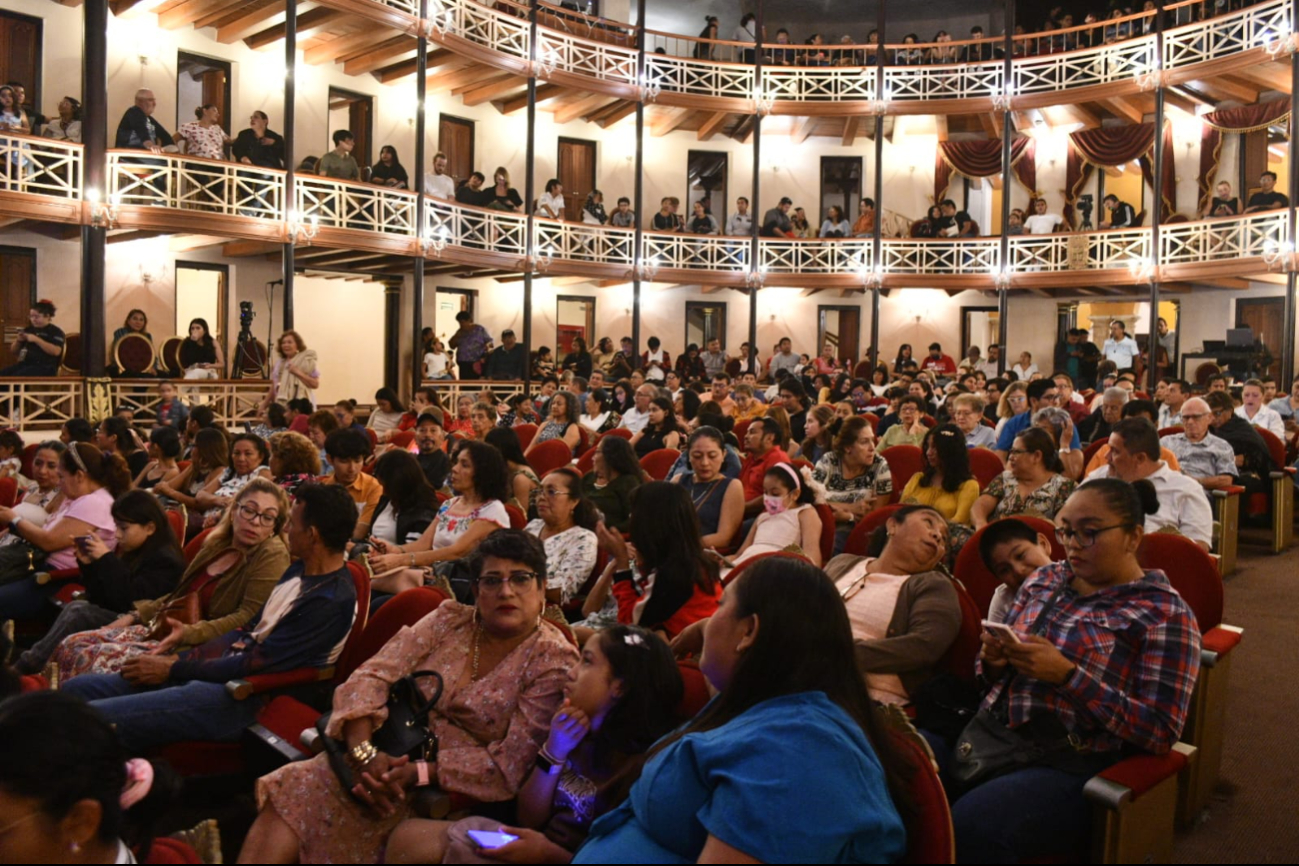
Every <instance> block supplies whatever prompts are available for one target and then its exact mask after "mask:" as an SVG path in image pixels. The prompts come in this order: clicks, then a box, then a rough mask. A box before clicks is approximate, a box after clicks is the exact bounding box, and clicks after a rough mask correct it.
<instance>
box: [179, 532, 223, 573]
mask: <svg viewBox="0 0 1299 866" xmlns="http://www.w3.org/2000/svg"><path fill="white" fill-rule="evenodd" d="M215 528H216V527H208V528H207V529H205V530H203V531H202V532H200V533H199V534H198V535H196V536H194V537H193V538H191V539H190V540H189V543H187V544H186V545H185V550H184V551H183V552H184V554H185V562H186V563H187V564H188V563H191V562H193V561H194V557H196V556H198V552H199V548H201V547H202V546H203V542H205V541H207V537H208V536H209V535H210V534H211V533H212V530H213V529H215ZM181 537H184V535H183V533H182V536H181Z"/></svg>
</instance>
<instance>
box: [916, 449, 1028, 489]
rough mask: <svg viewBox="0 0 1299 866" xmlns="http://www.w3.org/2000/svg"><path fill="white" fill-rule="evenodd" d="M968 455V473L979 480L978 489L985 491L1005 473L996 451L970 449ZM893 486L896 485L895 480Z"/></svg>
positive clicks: (1004, 466) (1003, 465)
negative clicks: (993, 480)
mask: <svg viewBox="0 0 1299 866" xmlns="http://www.w3.org/2000/svg"><path fill="white" fill-rule="evenodd" d="M969 454H970V471H971V472H973V473H974V477H975V478H977V479H979V489H980V490H986V489H987V487H988V485H989V484H991V483H992V479H994V478H996V477H997V476H998V475H1000V474H1001V473H1003V472H1005V471H1006V464H1005V463H1003V462H1002V461H1001V457H999V456H998V455H997V452H996V451H992V450H989V449H987V448H971V449H970V451H969ZM893 483H894V484H896V483H897V480H896V479H895V480H894V482H893Z"/></svg>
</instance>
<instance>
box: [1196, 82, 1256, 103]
mask: <svg viewBox="0 0 1299 866" xmlns="http://www.w3.org/2000/svg"><path fill="white" fill-rule="evenodd" d="M1191 84H1192V85H1193V86H1194V87H1195V88H1196V89H1197V90H1201V91H1203V92H1205V93H1207V94H1209V95H1210V96H1211V97H1213V99H1214V100H1215V101H1217V102H1223V101H1225V100H1228V99H1234V100H1236V101H1237V102H1241V103H1243V104H1245V105H1253V104H1254V103H1255V102H1258V88H1257V87H1254V86H1252V85H1250V84H1246V83H1244V82H1239V81H1233V80H1231V79H1230V78H1227V77H1226V76H1225V75H1222V76H1219V77H1217V78H1206V79H1200V80H1197V81H1193V82H1191Z"/></svg>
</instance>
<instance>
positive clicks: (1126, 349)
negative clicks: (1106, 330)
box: [1101, 319, 1141, 372]
mask: <svg viewBox="0 0 1299 866" xmlns="http://www.w3.org/2000/svg"><path fill="white" fill-rule="evenodd" d="M1101 351H1102V352H1104V353H1105V360H1107V361H1113V362H1114V366H1115V367H1116V368H1117V369H1118V371H1119V372H1123V371H1124V370H1131V369H1132V365H1133V363H1134V362H1135V361H1136V359H1137V358H1140V357H1141V350H1140V349H1138V348H1137V341H1136V340H1134V339H1132V338H1131V337H1129V336H1128V335H1127V330H1126V329H1125V328H1124V326H1123V323H1122V322H1120V321H1118V320H1117V319H1116V320H1115V321H1113V322H1110V336H1109V339H1108V340H1106V341H1105V345H1104V347H1102V350H1101Z"/></svg>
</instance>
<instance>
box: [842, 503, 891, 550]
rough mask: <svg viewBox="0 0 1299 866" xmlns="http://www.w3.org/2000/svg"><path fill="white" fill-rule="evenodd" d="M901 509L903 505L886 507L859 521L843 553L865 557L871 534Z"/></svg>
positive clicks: (849, 534)
mask: <svg viewBox="0 0 1299 866" xmlns="http://www.w3.org/2000/svg"><path fill="white" fill-rule="evenodd" d="M901 507H902V506H901V505H885V506H883V507H881V508H876V509H875V510H874V511H872V512H871V513H869V514H867V515H866V516H865V517H863V518H862V519H861V520H859V521H857V525H856V526H854V527H853V528H852V532H850V533H848V542H847V544H845V545H844V548H843V552H844V553H851V554H852V555H853V556H865V555H866V546H867V545H868V544H869V542H870V537H871V533H872V532H874V531H875V530H876V529H878V528H879V527H881V526H883V525H884V524H885V523H887V522H888V519H889V517H891V516H892V515H893V512H895V511H897V510H898V509H899V508H901Z"/></svg>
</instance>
